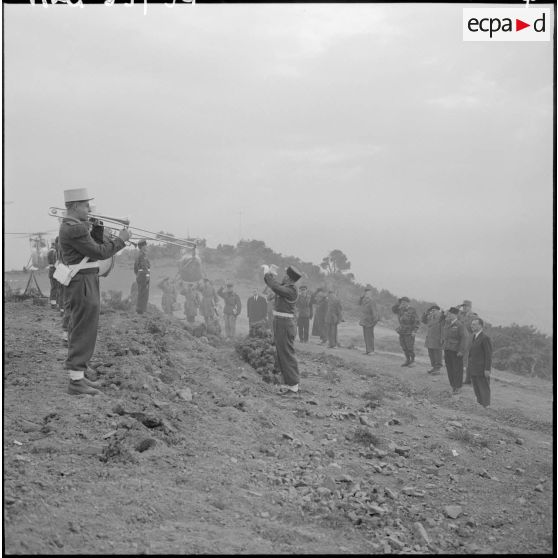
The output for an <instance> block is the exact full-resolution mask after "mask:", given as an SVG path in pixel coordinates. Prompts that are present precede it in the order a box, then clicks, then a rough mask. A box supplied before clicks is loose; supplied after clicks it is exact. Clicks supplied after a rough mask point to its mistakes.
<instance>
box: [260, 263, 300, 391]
mask: <svg viewBox="0 0 558 558" xmlns="http://www.w3.org/2000/svg"><path fill="white" fill-rule="evenodd" d="M263 268H264V281H265V283H266V285H267V286H268V287H269V288H270V289H271V290H272V291H273V292H274V293H275V307H274V310H273V335H274V339H275V349H276V359H277V360H276V362H277V367H278V368H279V370H280V371H281V374H282V375H283V381H284V382H285V387H284V389H282V391H281V392H280V395H286V396H289V395H291V396H292V395H296V394H297V393H298V390H299V386H298V384H299V373H298V362H297V360H296V356H295V348H294V341H295V337H296V325H295V315H294V310H295V304H296V301H297V299H298V289H297V287H296V282H297V281H298V280H299V279H300V278H301V277H302V273H300V271H298V269H297V268H296V267H294V266H292V265H290V266H289V267H287V270H286V273H285V276H284V277H283V279H282V281H281V282H279V281H278V280H277V279H276V278H275V273H274V272H273V269H270V268H269V267H268V266H267V265H266V266H263Z"/></svg>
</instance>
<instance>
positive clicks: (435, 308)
mask: <svg viewBox="0 0 558 558" xmlns="http://www.w3.org/2000/svg"><path fill="white" fill-rule="evenodd" d="M430 310H440V307H439V306H438V305H437V304H433V305H432V306H431V307H430V308H429V309H428V311H429V312H430Z"/></svg>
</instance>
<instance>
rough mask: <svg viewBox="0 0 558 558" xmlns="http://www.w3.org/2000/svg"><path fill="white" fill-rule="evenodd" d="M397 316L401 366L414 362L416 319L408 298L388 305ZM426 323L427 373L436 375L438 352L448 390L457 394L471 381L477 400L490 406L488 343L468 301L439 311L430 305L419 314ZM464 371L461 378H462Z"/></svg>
mask: <svg viewBox="0 0 558 558" xmlns="http://www.w3.org/2000/svg"><path fill="white" fill-rule="evenodd" d="M392 310H393V312H394V313H396V314H397V316H398V319H399V327H398V328H397V332H398V333H399V342H400V344H401V348H402V349H403V353H404V354H405V357H406V360H405V362H404V363H403V364H402V365H401V366H406V367H411V366H413V363H414V361H415V352H414V344H415V334H416V332H417V330H418V328H419V325H420V322H419V318H418V314H417V312H416V310H415V309H414V308H413V307H412V306H410V300H409V298H408V297H401V298H400V299H399V301H398V303H397V304H395V305H394V306H393V307H392ZM420 321H421V322H422V323H424V324H426V326H427V334H426V340H425V345H426V348H427V349H428V356H429V357H430V363H431V365H432V368H431V369H430V370H429V371H428V373H429V374H432V375H439V374H440V370H441V368H442V355H443V358H444V363H445V365H446V370H447V375H448V380H449V383H450V386H451V388H452V393H453V394H455V395H457V394H458V393H459V392H460V391H461V388H462V386H463V384H472V386H473V389H474V392H475V395H476V398H477V401H478V402H479V403H480V404H481V405H482V406H483V407H488V406H489V405H490V371H491V368H492V344H491V341H490V337H488V336H487V335H486V334H485V333H484V331H483V328H484V322H483V320H482V319H481V318H480V317H479V316H478V315H477V314H476V313H475V312H473V310H472V303H471V301H470V300H464V301H463V304H461V305H459V306H458V307H456V306H452V307H451V308H449V309H448V311H447V312H443V311H442V310H441V308H440V307H439V306H438V305H433V306H431V307H430V308H429V309H428V310H427V311H426V312H424V313H423V315H422V316H421V319H420ZM464 373H465V380H464V379H463V376H464Z"/></svg>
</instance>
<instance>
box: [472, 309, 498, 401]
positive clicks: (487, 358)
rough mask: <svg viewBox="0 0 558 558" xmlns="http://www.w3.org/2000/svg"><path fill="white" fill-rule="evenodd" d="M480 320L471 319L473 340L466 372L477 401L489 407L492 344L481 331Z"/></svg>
mask: <svg viewBox="0 0 558 558" xmlns="http://www.w3.org/2000/svg"><path fill="white" fill-rule="evenodd" d="M483 327H484V322H483V321H482V320H481V318H473V320H472V322H471V329H472V331H473V339H472V341H471V345H470V347H469V361H468V363H467V371H468V372H469V375H470V377H471V383H472V384H473V390H474V391H475V395H476V397H477V401H478V402H479V403H480V404H481V405H482V406H483V407H488V406H489V405H490V369H491V368H492V342H491V341H490V337H488V335H486V334H485V333H484V331H483Z"/></svg>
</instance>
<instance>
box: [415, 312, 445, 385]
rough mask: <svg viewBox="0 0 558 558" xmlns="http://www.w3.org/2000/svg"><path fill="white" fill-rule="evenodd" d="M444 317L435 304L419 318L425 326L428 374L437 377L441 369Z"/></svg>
mask: <svg viewBox="0 0 558 558" xmlns="http://www.w3.org/2000/svg"><path fill="white" fill-rule="evenodd" d="M444 318H445V315H444V313H443V312H442V311H441V309H440V307H439V306H438V305H437V304H434V305H433V306H431V307H430V308H429V309H428V310H427V311H426V312H424V314H423V315H422V317H421V322H422V323H423V324H426V327H427V328H428V329H427V331H426V339H425V340H424V345H425V346H426V348H427V349H428V356H429V357H430V364H431V366H432V368H431V369H430V370H428V374H432V375H433V376H438V375H439V374H440V370H441V368H442V329H443V326H444Z"/></svg>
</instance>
